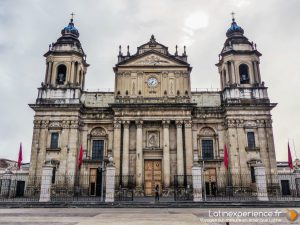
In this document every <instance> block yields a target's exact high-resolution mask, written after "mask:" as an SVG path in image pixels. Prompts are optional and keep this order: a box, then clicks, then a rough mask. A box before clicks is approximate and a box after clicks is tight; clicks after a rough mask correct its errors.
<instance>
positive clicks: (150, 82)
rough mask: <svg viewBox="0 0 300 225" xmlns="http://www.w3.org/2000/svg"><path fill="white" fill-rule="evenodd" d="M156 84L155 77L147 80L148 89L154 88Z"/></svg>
mask: <svg viewBox="0 0 300 225" xmlns="http://www.w3.org/2000/svg"><path fill="white" fill-rule="evenodd" d="M157 84H158V81H157V79H156V78H155V77H150V78H149V79H148V86H149V87H155V86H156V85H157Z"/></svg>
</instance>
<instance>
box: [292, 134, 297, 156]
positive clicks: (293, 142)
mask: <svg viewBox="0 0 300 225" xmlns="http://www.w3.org/2000/svg"><path fill="white" fill-rule="evenodd" d="M292 140H293V147H294V152H295V157H296V159H298V157H297V152H296V148H295V139H294V138H293V139H292Z"/></svg>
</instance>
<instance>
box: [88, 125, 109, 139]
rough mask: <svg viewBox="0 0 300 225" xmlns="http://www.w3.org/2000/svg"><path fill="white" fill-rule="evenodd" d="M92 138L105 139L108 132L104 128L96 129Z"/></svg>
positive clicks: (92, 133)
mask: <svg viewBox="0 0 300 225" xmlns="http://www.w3.org/2000/svg"><path fill="white" fill-rule="evenodd" d="M91 136H92V137H103V136H106V131H105V129H104V128H102V127H96V128H94V129H93V130H92V131H91Z"/></svg>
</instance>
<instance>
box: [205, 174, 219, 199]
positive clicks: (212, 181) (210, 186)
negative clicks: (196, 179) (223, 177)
mask: <svg viewBox="0 0 300 225" xmlns="http://www.w3.org/2000/svg"><path fill="white" fill-rule="evenodd" d="M204 180H205V191H206V195H216V191H217V177H216V169H207V170H206V171H205V172H204Z"/></svg>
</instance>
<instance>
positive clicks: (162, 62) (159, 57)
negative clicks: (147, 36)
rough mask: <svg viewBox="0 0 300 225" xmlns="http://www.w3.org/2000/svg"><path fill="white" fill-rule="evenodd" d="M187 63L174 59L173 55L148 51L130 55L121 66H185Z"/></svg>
mask: <svg viewBox="0 0 300 225" xmlns="http://www.w3.org/2000/svg"><path fill="white" fill-rule="evenodd" d="M186 65H187V63H186V62H183V61H180V60H178V59H176V58H175V57H171V56H170V57H168V56H165V55H163V54H160V53H158V52H154V51H149V52H146V53H144V54H142V55H138V56H136V57H132V58H131V59H129V60H127V61H126V62H124V63H122V66H186Z"/></svg>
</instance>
